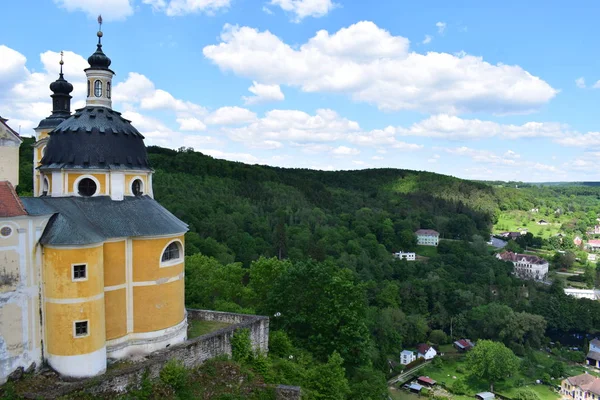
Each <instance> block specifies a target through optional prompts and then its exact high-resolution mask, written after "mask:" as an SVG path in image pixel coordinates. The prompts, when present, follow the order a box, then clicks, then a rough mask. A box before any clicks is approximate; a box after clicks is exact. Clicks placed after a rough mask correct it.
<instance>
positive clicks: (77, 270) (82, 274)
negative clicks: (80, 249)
mask: <svg viewBox="0 0 600 400" xmlns="http://www.w3.org/2000/svg"><path fill="white" fill-rule="evenodd" d="M73 280H74V281H87V264H74V265H73Z"/></svg>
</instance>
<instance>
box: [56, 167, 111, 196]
mask: <svg viewBox="0 0 600 400" xmlns="http://www.w3.org/2000/svg"><path fill="white" fill-rule="evenodd" d="M84 175H87V176H93V177H94V178H96V179H97V180H98V182H99V183H100V187H99V188H98V189H99V193H100V194H108V185H107V184H106V174H87V173H84V174H78V173H73V172H69V177H68V179H67V189H66V192H68V193H77V188H75V189H74V188H73V185H74V184H75V181H76V180H77V178H79V177H81V176H84Z"/></svg>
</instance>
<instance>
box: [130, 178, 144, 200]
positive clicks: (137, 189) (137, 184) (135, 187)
mask: <svg viewBox="0 0 600 400" xmlns="http://www.w3.org/2000/svg"><path fill="white" fill-rule="evenodd" d="M131 193H133V195H134V196H141V195H143V194H144V183H143V182H142V180H141V179H134V180H133V182H132V183H131Z"/></svg>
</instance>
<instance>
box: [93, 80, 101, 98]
mask: <svg viewBox="0 0 600 400" xmlns="http://www.w3.org/2000/svg"><path fill="white" fill-rule="evenodd" d="M94 96H96V97H102V81H100V80H96V81H95V82H94Z"/></svg>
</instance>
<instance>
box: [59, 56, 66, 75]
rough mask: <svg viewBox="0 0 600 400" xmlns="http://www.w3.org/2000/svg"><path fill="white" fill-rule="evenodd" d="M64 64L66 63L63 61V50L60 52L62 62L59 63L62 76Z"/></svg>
mask: <svg viewBox="0 0 600 400" xmlns="http://www.w3.org/2000/svg"><path fill="white" fill-rule="evenodd" d="M64 63H65V62H64V61H63V51H62V50H61V51H60V62H59V64H60V74H61V75H62V73H63V71H62V66H63V64H64Z"/></svg>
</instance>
